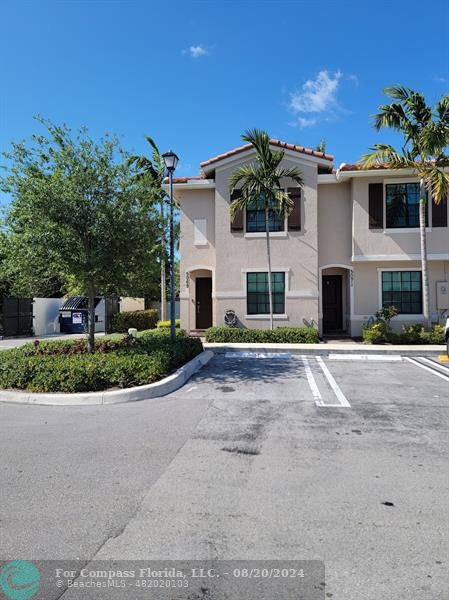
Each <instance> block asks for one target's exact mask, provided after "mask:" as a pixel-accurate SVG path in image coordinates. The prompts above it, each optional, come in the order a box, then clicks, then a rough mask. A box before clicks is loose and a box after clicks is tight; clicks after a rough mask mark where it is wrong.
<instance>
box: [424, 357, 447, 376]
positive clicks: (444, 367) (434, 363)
mask: <svg viewBox="0 0 449 600" xmlns="http://www.w3.org/2000/svg"><path fill="white" fill-rule="evenodd" d="M419 358H420V359H421V360H423V361H424V362H426V363H427V364H428V365H431V366H432V367H433V368H434V369H435V368H437V369H441V370H442V371H447V372H448V374H449V367H448V366H447V365H445V364H443V363H440V362H437V361H436V360H433V359H431V358H427V357H426V356H420V357H419Z"/></svg>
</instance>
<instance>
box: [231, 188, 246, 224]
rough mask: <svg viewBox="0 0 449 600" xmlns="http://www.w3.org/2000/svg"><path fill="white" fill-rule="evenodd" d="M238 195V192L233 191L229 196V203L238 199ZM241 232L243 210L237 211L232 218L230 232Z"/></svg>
mask: <svg viewBox="0 0 449 600" xmlns="http://www.w3.org/2000/svg"><path fill="white" fill-rule="evenodd" d="M239 195H240V192H239V190H234V191H233V192H232V194H231V202H232V201H233V200H235V199H236V198H238V197H239ZM237 231H243V210H238V211H237V212H236V213H235V215H234V218H233V219H231V232H237Z"/></svg>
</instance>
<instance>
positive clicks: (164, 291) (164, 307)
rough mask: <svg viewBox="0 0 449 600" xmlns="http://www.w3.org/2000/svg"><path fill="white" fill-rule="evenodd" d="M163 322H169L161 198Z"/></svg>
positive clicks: (162, 201)
mask: <svg viewBox="0 0 449 600" xmlns="http://www.w3.org/2000/svg"><path fill="white" fill-rule="evenodd" d="M161 223H162V238H161V321H166V320H167V280H166V275H165V218H164V199H163V198H161Z"/></svg>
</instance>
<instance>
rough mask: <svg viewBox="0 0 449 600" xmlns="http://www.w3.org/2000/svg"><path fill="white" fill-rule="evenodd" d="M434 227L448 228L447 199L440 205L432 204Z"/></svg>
mask: <svg viewBox="0 0 449 600" xmlns="http://www.w3.org/2000/svg"><path fill="white" fill-rule="evenodd" d="M432 227H447V198H446V199H445V200H444V201H443V202H440V203H439V204H435V202H432Z"/></svg>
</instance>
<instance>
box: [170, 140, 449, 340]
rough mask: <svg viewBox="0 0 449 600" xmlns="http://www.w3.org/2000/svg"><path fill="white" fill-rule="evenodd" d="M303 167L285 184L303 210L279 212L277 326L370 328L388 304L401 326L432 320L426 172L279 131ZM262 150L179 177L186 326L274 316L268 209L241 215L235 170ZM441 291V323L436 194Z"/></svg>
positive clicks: (434, 294) (445, 237)
mask: <svg viewBox="0 0 449 600" xmlns="http://www.w3.org/2000/svg"><path fill="white" fill-rule="evenodd" d="M271 144H272V146H273V148H279V147H281V148H282V149H283V150H284V151H285V158H284V162H285V166H295V167H298V168H299V169H300V170H301V171H302V173H303V177H304V186H303V189H302V190H299V189H298V188H297V187H296V184H294V183H293V181H288V180H286V181H284V182H283V184H284V186H285V189H287V190H288V191H289V192H290V194H291V196H292V198H293V200H294V210H293V211H292V213H291V214H290V216H289V217H288V218H286V219H282V218H279V217H278V216H276V215H272V218H271V221H270V229H271V234H270V235H271V252H272V270H273V273H274V275H273V279H274V288H273V289H274V312H275V325H278V326H303V325H313V326H316V327H318V328H319V330H320V333H321V334H324V335H325V334H336V335H342V334H345V333H346V334H347V335H351V336H358V335H360V332H361V327H362V326H363V324H364V323H366V322H367V321H368V320H369V319H370V317H372V316H373V315H374V314H375V312H376V311H377V310H378V309H379V308H380V307H382V306H387V305H390V304H394V305H395V306H396V307H397V308H398V309H399V311H400V315H399V316H398V317H397V318H396V319H395V321H396V326H398V325H401V324H403V323H419V322H420V321H422V319H423V316H422V286H421V266H420V244H419V227H418V220H419V217H418V199H419V194H418V191H419V190H418V182H417V179H416V177H414V176H413V174H412V173H411V172H409V171H407V170H404V171H392V170H388V169H383V168H377V169H373V170H369V171H366V170H361V169H360V168H358V166H357V165H348V164H343V165H341V166H340V167H339V168H338V169H335V168H334V164H333V157H332V156H331V155H329V154H324V153H322V152H318V151H315V150H310V149H307V148H304V147H302V146H296V145H293V144H287V143H284V142H281V141H279V140H271ZM252 160H254V149H253V147H252V146H251V145H245V146H241V147H239V148H236V149H234V150H231V151H229V152H225V153H223V154H220V155H219V156H215V157H214V158H211V159H209V160H206V161H205V162H203V163H201V168H202V175H201V176H200V177H185V178H175V179H174V190H175V195H176V197H177V199H178V201H179V205H180V211H181V240H180V256H181V268H180V271H181V288H180V289H181V292H180V299H181V325H182V327H184V328H185V329H186V330H188V331H193V330H202V329H205V328H207V327H209V326H211V325H223V323H224V315H225V312H226V311H227V310H233V311H235V313H236V315H237V318H238V320H239V322H240V324H241V325H242V326H244V327H251V328H266V327H268V326H269V316H268V314H267V313H268V294H267V292H268V290H267V267H266V243H265V237H264V236H265V233H264V226H265V225H264V215H263V210H261V209H260V207H259V206H258V205H257V202H255V204H254V207H253V208H252V209H251V210H247V211H245V212H244V213H242V214H239V215H237V216H236V217H235V219H234V221H233V222H231V219H230V215H229V204H230V201H231V198H230V194H229V187H228V181H229V177H230V175H231V173H232V171H233V170H234V169H235V168H236V167H238V166H240V165H241V164H244V163H248V162H250V161H252ZM427 240H428V258H429V271H430V302H431V313H432V319H433V321H434V322H437V321H439V320H440V321H441V320H442V318H443V317H444V315H445V313H446V312H448V309H449V294H448V288H449V284H448V281H449V228H448V203H447V201H446V202H445V203H444V204H443V205H439V206H436V205H431V204H429V205H428V229H427Z"/></svg>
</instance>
